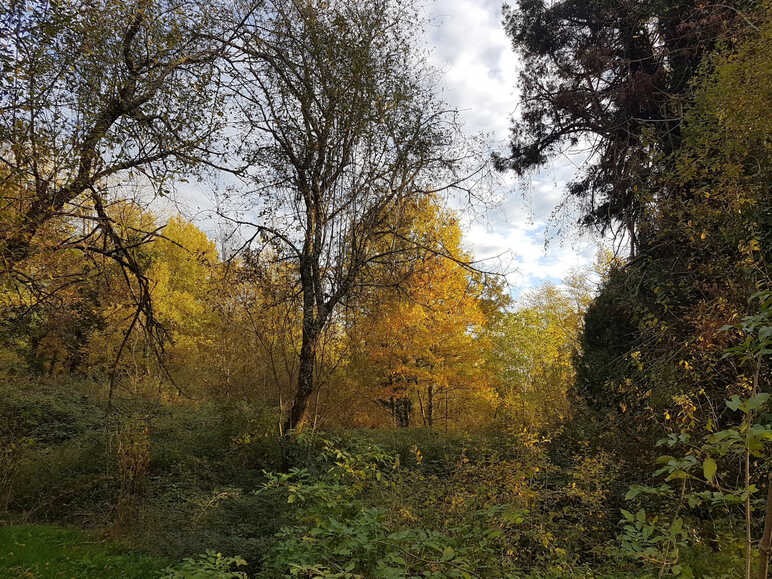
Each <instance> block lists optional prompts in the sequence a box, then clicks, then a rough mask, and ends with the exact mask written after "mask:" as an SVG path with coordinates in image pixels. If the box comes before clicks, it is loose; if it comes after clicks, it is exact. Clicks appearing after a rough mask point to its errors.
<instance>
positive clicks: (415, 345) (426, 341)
mask: <svg viewBox="0 0 772 579" xmlns="http://www.w3.org/2000/svg"><path fill="white" fill-rule="evenodd" d="M418 218H419V220H420V223H416V224H414V225H413V228H414V229H415V230H419V229H421V228H426V227H427V226H428V227H430V228H434V227H440V231H439V232H437V234H435V237H436V239H437V241H436V243H437V244H438V245H440V246H442V247H444V248H446V249H447V250H450V251H451V253H453V254H454V255H457V256H458V257H459V258H465V259H468V257H467V256H465V255H464V253H463V252H462V250H461V248H460V243H461V229H460V227H459V225H458V221H457V218H456V217H455V216H453V215H452V214H450V213H449V212H447V211H443V210H441V209H439V208H438V207H437V206H436V205H432V204H429V205H428V206H427V207H424V208H423V210H422V211H420V212H419V214H418ZM410 265H411V270H410V271H409V272H407V274H406V275H405V277H404V278H403V279H401V282H400V284H399V286H398V287H397V288H393V289H391V290H384V289H380V291H377V292H373V294H372V295H370V296H368V297H367V298H366V299H363V300H361V302H360V303H359V304H358V311H357V312H356V314H355V315H356V316H357V322H356V323H354V324H351V327H350V328H349V339H350V340H351V342H352V346H351V350H352V352H351V355H350V358H351V367H350V371H351V373H352V374H353V375H352V376H351V377H350V378H351V379H352V380H354V381H355V382H356V383H357V384H360V385H362V386H364V388H362V390H364V396H365V398H373V397H374V398H375V400H376V402H377V403H378V404H379V405H380V406H381V407H383V408H385V409H386V410H388V412H389V413H390V415H391V417H392V419H393V422H394V424H395V425H396V426H399V427H407V426H409V425H410V421H411V418H412V416H413V413H414V411H415V410H418V411H419V412H420V417H421V420H422V421H423V424H424V426H427V427H429V428H431V427H432V426H433V425H434V424H436V422H437V418H438V417H439V416H443V413H444V417H445V424H446V427H447V424H448V422H449V420H450V418H451V415H450V411H449V409H448V408H449V403H450V401H451V400H453V401H454V405H453V406H454V407H455V408H454V409H453V412H452V418H453V419H454V421H455V422H458V419H459V418H460V417H461V415H462V414H463V412H464V410H467V411H468V408H463V405H464V404H465V403H467V402H469V399H470V398H474V397H480V396H482V395H483V393H484V392H485V391H486V389H487V387H488V385H489V380H488V376H487V374H486V372H485V368H484V364H483V356H482V351H483V350H484V349H485V348H484V345H483V342H484V338H483V337H482V332H481V328H482V325H483V323H484V321H485V316H484V313H483V311H482V308H481V304H480V302H479V298H480V294H481V291H482V289H483V286H482V284H480V283H478V282H479V276H476V275H472V274H470V272H469V271H467V270H466V269H464V268H463V267H462V266H461V265H459V264H457V263H454V262H452V261H450V260H448V259H446V258H444V257H442V256H441V255H437V254H435V253H432V252H428V251H427V252H425V256H424V257H423V259H421V261H420V262H419V263H416V264H410ZM476 278H478V279H476ZM465 399H466V400H465ZM443 405H444V408H443ZM467 413H468V412H467Z"/></svg>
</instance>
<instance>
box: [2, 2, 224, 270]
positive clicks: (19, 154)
mask: <svg viewBox="0 0 772 579" xmlns="http://www.w3.org/2000/svg"><path fill="white" fill-rule="evenodd" d="M225 16H226V14H225V13H224V11H222V10H219V9H218V7H217V4H216V2H207V3H206V4H204V3H202V2H199V0H129V1H124V0H96V1H86V0H76V1H73V2H53V1H50V0H33V1H31V2H30V1H27V2H25V1H18V0H11V3H10V5H9V6H8V7H6V8H0V31H1V34H0V36H1V37H2V40H0V71H1V73H2V74H1V75H0V272H5V273H7V272H8V271H11V270H12V269H13V268H14V267H15V266H16V265H17V264H18V263H20V262H21V261H23V260H24V259H25V258H26V257H27V256H28V255H29V254H30V251H31V248H32V245H33V244H34V241H35V238H36V235H38V232H39V231H40V230H41V227H42V226H43V225H44V224H46V223H47V222H48V221H49V220H51V219H52V218H54V217H57V216H64V217H65V218H66V217H68V216H71V215H73V214H77V216H78V217H79V218H81V219H83V218H85V219H90V220H92V222H93V223H94V224H95V226H96V227H102V228H104V223H105V215H103V214H100V210H99V207H100V205H103V204H105V196H104V190H105V187H106V186H107V185H113V186H114V185H116V184H117V183H120V182H121V180H122V179H126V178H127V177H129V176H131V180H132V181H134V182H135V183H136V182H139V183H143V184H145V185H146V186H148V187H149V188H152V189H154V190H155V192H157V193H158V192H163V191H164V188H165V187H168V177H169V176H170V175H172V174H173V173H174V172H175V170H178V169H181V168H188V167H189V166H190V164H191V163H192V162H194V161H196V160H199V159H201V158H203V157H208V154H209V153H210V151H208V149H207V147H208V146H209V143H210V138H211V137H212V135H213V134H215V132H216V131H217V130H218V129H219V126H220V124H221V121H220V117H219V116H218V115H217V114H216V112H217V111H216V108H215V107H214V106H213V105H214V104H215V103H216V102H217V101H218V95H217V94H216V91H217V88H216V86H217V84H216V83H213V82H211V81H212V79H213V77H214V75H216V72H217V69H216V67H215V66H214V65H215V62H216V60H217V58H218V56H219V55H220V54H221V51H222V48H223V46H224V42H225V41H227V35H228V34H229V31H228V30H227V29H226V28H225V25H224V23H225V22H227V21H230V22H231V23H232V19H230V18H228V19H226V18H225ZM231 32H232V30H231ZM104 233H105V234H106V235H107V237H110V235H109V234H108V233H107V232H106V231H105V232H104ZM76 243H77V242H76ZM114 251H115V252H116V253H121V252H120V250H119V249H117V248H114Z"/></svg>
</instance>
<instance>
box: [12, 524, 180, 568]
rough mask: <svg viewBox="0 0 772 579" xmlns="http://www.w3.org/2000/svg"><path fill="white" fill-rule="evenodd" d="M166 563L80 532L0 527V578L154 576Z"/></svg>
mask: <svg viewBox="0 0 772 579" xmlns="http://www.w3.org/2000/svg"><path fill="white" fill-rule="evenodd" d="M167 565H168V562H166V561H164V560H162V559H158V558H155V557H151V556H149V555H146V554H143V553H132V552H128V551H126V550H125V549H121V548H119V547H118V546H116V545H115V544H112V543H109V542H106V541H102V540H99V539H97V538H95V537H92V536H89V535H87V534H84V533H82V532H77V531H70V530H67V529H62V528H59V527H53V526H47V525H23V526H11V527H0V577H30V578H33V577H34V578H39V579H47V578H49V577H50V578H53V577H56V578H63V577H66V578H68V579H69V578H77V579H89V578H94V579H97V578H99V579H103V578H109V577H121V578H126V579H130V578H135V577H136V578H137V579H139V578H143V579H144V578H147V577H156V576H158V575H159V571H160V570H161V569H163V568H164V567H166V566H167Z"/></svg>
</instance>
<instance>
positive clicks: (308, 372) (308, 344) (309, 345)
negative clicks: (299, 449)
mask: <svg viewBox="0 0 772 579" xmlns="http://www.w3.org/2000/svg"><path fill="white" fill-rule="evenodd" d="M304 310H305V308H304ZM308 315H309V316H310V318H311V319H307V314H306V312H305V311H304V312H303V338H302V343H301V346H300V361H299V365H298V388H297V391H296V393H295V400H294V402H293V403H292V408H291V409H290V411H289V415H288V417H287V422H286V423H285V425H284V433H285V434H287V433H289V432H290V431H292V430H295V431H297V432H299V431H300V430H302V428H303V422H304V420H305V417H306V408H307V407H308V399H309V398H310V397H311V394H312V393H313V391H314V366H315V365H316V345H317V342H318V341H319V330H318V325H317V323H315V322H316V321H315V320H314V319H313V318H314V317H315V316H314V315H313V312H311V313H310V314H308Z"/></svg>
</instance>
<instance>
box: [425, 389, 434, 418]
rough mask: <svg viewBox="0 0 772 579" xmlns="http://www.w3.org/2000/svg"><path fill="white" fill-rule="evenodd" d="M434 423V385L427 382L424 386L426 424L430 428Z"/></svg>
mask: <svg viewBox="0 0 772 579" xmlns="http://www.w3.org/2000/svg"><path fill="white" fill-rule="evenodd" d="M433 424H434V386H433V385H432V384H429V386H428V387H427V388H426V425H427V426H428V427H429V428H431V427H432V425H433Z"/></svg>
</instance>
